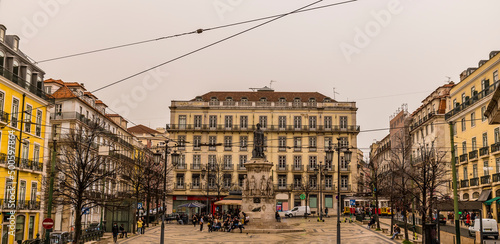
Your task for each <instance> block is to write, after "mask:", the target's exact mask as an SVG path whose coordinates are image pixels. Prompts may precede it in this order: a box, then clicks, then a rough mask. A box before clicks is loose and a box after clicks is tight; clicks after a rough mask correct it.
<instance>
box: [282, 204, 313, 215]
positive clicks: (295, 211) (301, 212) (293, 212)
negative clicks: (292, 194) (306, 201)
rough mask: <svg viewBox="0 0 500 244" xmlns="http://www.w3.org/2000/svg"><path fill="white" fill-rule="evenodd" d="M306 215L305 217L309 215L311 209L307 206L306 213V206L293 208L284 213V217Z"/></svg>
mask: <svg viewBox="0 0 500 244" xmlns="http://www.w3.org/2000/svg"><path fill="white" fill-rule="evenodd" d="M306 214H307V215H310V214H311V208H310V207H309V206H307V212H306V206H298V207H294V208H292V209H291V210H288V211H286V212H285V216H286V217H294V216H305V215H306Z"/></svg>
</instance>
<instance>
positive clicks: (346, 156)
mask: <svg viewBox="0 0 500 244" xmlns="http://www.w3.org/2000/svg"><path fill="white" fill-rule="evenodd" d="M340 140H341V139H340V138H337V149H336V150H337V156H338V161H337V164H338V165H337V184H338V187H337V243H338V244H340V206H341V199H340V152H343V153H344V161H345V162H350V161H351V151H349V148H348V147H343V146H341V145H340Z"/></svg>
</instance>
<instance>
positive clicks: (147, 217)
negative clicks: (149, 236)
mask: <svg viewBox="0 0 500 244" xmlns="http://www.w3.org/2000/svg"><path fill="white" fill-rule="evenodd" d="M150 204H151V195H150V194H149V193H148V196H147V199H146V205H147V207H146V221H145V223H146V227H149V205H150Z"/></svg>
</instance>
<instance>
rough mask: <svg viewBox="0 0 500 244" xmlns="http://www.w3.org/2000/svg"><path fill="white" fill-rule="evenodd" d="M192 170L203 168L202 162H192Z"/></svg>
mask: <svg viewBox="0 0 500 244" xmlns="http://www.w3.org/2000/svg"><path fill="white" fill-rule="evenodd" d="M191 170H201V164H191Z"/></svg>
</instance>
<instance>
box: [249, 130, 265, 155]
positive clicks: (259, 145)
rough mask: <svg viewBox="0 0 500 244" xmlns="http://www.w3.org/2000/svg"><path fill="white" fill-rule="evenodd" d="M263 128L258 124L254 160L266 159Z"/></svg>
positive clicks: (255, 135)
mask: <svg viewBox="0 0 500 244" xmlns="http://www.w3.org/2000/svg"><path fill="white" fill-rule="evenodd" d="M261 127H262V126H261V125H260V124H259V123H258V124H257V130H255V131H254V132H253V151H252V158H265V155H264V133H263V132H262V130H261V129H260V128H261Z"/></svg>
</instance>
